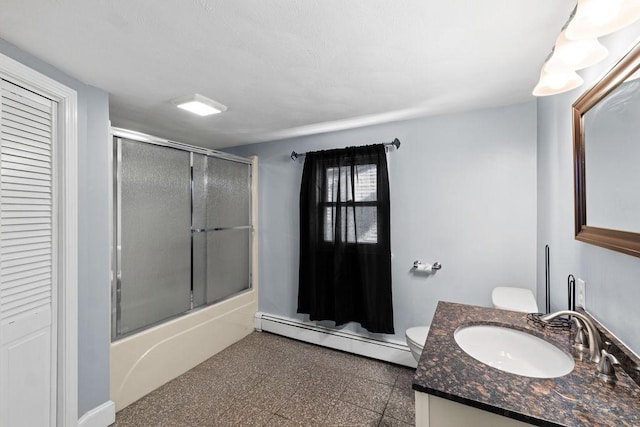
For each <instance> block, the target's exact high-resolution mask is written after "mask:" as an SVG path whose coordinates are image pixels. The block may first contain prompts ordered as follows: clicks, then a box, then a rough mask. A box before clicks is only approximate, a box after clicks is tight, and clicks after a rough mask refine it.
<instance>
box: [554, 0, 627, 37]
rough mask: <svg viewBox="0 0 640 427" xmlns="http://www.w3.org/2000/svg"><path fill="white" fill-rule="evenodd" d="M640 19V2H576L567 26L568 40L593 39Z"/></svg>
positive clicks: (584, 0) (590, 0) (614, 0)
mask: <svg viewBox="0 0 640 427" xmlns="http://www.w3.org/2000/svg"><path fill="white" fill-rule="evenodd" d="M638 19H640V0H578V6H577V9H576V14H575V16H574V18H573V19H572V20H571V22H569V25H568V26H567V30H566V33H567V38H568V39H570V40H582V39H593V38H596V37H601V36H604V35H606V34H610V33H613V32H614V31H618V30H620V29H622V28H624V27H626V26H628V25H631V24H633V23H634V22H635V21H637V20H638Z"/></svg>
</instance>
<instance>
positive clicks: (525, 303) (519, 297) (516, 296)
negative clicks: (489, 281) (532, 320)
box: [491, 287, 538, 313]
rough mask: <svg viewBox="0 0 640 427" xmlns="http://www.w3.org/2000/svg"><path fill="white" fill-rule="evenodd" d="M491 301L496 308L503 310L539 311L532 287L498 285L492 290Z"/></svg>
mask: <svg viewBox="0 0 640 427" xmlns="http://www.w3.org/2000/svg"><path fill="white" fill-rule="evenodd" d="M491 301H492V302H493V306H494V307H495V308H500V309H502V310H512V311H521V312H523V313H537V312H538V304H537V303H536V299H535V298H534V296H533V292H531V290H530V289H524V288H510V287H497V288H495V289H494V290H493V292H491Z"/></svg>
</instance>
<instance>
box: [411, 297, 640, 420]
mask: <svg viewBox="0 0 640 427" xmlns="http://www.w3.org/2000/svg"><path fill="white" fill-rule="evenodd" d="M473 324H491V325H500V326H507V327H510V328H513V329H518V330H522V331H526V332H529V333H531V334H533V335H536V336H538V337H541V338H544V339H545V340H547V341H549V342H551V343H553V344H555V345H556V346H558V347H559V348H561V349H563V350H565V351H566V352H567V353H569V354H572V355H573V356H574V359H575V368H574V370H573V371H572V372H571V373H569V374H567V375H565V376H563V377H559V378H549V379H546V378H545V379H542V378H529V377H523V376H519V375H514V374H510V373H507V372H503V371H500V370H498V369H495V368H492V367H490V366H488V365H485V364H484V363H482V362H479V361H477V360H476V359H474V358H472V357H471V356H469V355H468V354H467V353H465V352H464V351H463V350H462V349H461V348H460V347H459V346H458V345H457V344H456V342H455V339H454V337H453V333H454V332H455V330H456V329H457V328H458V327H460V326H462V325H473ZM572 342H573V334H569V333H566V332H565V333H554V332H552V331H546V330H543V329H539V328H538V327H536V326H533V325H529V324H528V323H527V319H526V314H524V313H517V312H513V311H505V310H497V309H493V308H486V307H476V306H470V305H465V304H455V303H449V302H442V301H441V302H439V303H438V307H437V308H436V312H435V315H434V317H433V321H432V323H431V327H430V330H429V335H428V337H427V342H426V344H425V347H424V351H423V352H422V357H421V358H420V362H419V363H418V368H417V369H416V374H415V377H414V380H413V389H414V390H417V391H421V392H424V393H428V394H432V395H434V396H438V397H442V398H445V399H449V400H453V401H455V402H459V403H463V404H465V405H469V406H473V407H476V408H479V409H483V410H486V411H489V412H493V413H496V414H500V415H504V416H507V417H509V418H514V419H517V420H520V421H524V422H527V423H531V424H535V425H541V426H640V386H638V385H637V384H636V383H635V382H634V381H633V380H632V378H631V377H629V376H628V375H627V374H626V373H625V372H624V371H623V370H622V369H621V368H617V369H616V374H617V377H618V382H617V384H615V385H608V384H605V383H604V382H603V381H602V380H600V379H598V378H596V376H595V374H594V372H595V364H593V363H591V362H588V361H587V362H585V361H581V360H580V353H578V352H577V351H575V350H574V349H573V348H572V346H571V344H572Z"/></svg>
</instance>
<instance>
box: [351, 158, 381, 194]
mask: <svg viewBox="0 0 640 427" xmlns="http://www.w3.org/2000/svg"><path fill="white" fill-rule="evenodd" d="M355 168H356V171H355V174H354V175H355V180H356V182H355V192H356V195H355V201H356V202H373V201H375V200H376V196H377V192H378V190H377V185H376V184H377V181H376V179H377V167H376V165H357V166H355Z"/></svg>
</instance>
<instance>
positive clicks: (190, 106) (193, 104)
mask: <svg viewBox="0 0 640 427" xmlns="http://www.w3.org/2000/svg"><path fill="white" fill-rule="evenodd" d="M171 102H172V103H173V104H175V106H176V107H178V108H182V109H183V110H187V111H190V112H192V113H194V114H197V115H199V116H210V115H211V114H218V113H222V112H223V111H227V107H226V106H225V105H222V104H220V103H219V102H217V101H214V100H213V99H209V98H207V97H206V96H202V95H200V94H197V93H196V94H193V95H187V96H181V97H180V98H175V99H173V100H171Z"/></svg>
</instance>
